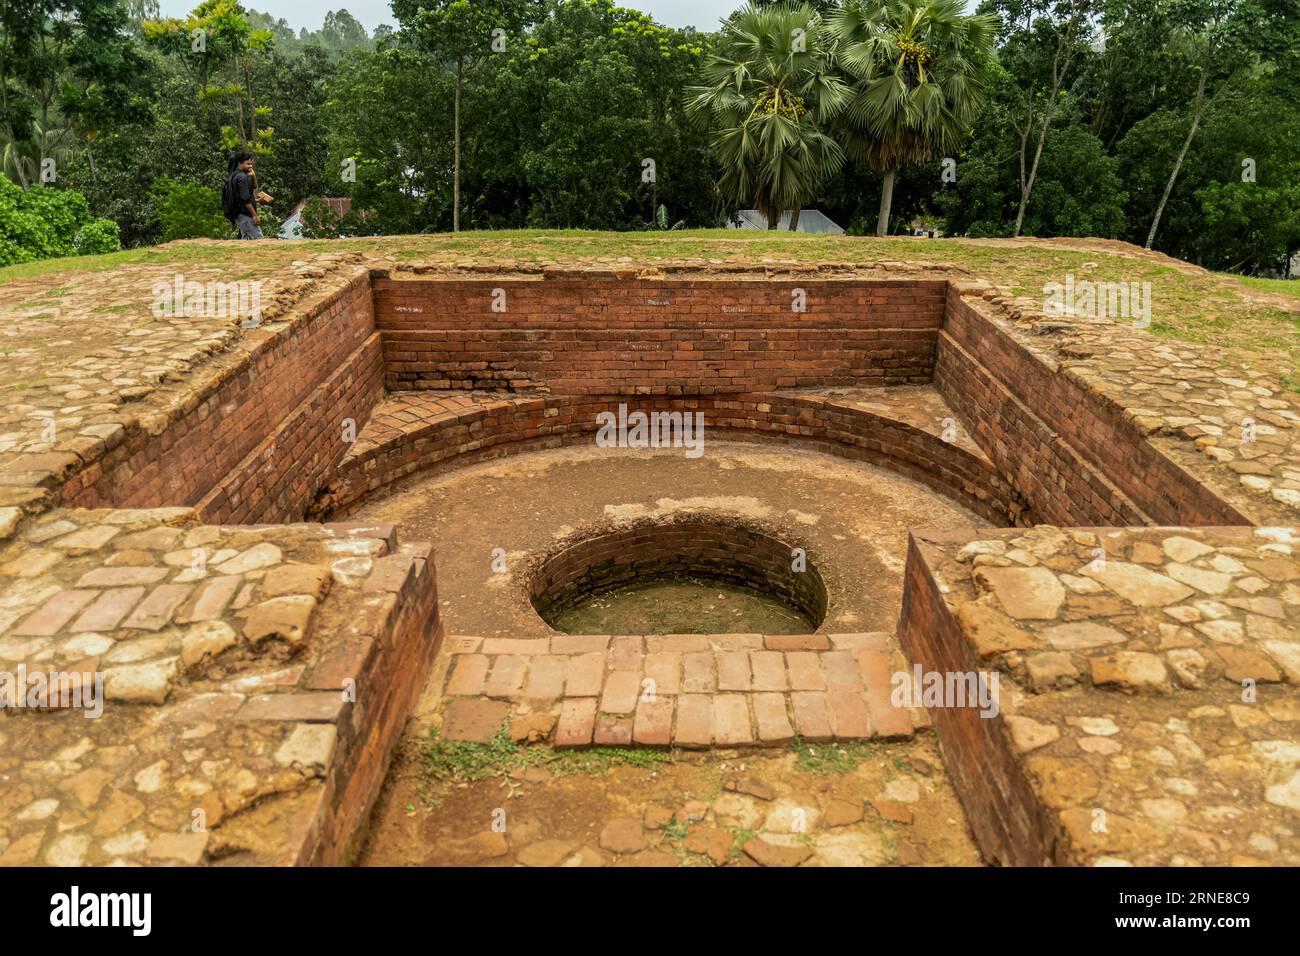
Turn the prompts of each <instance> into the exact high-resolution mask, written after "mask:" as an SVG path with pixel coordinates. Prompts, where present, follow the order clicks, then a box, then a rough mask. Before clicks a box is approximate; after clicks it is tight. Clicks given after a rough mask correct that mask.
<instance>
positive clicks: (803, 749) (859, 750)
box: [794, 737, 879, 774]
mask: <svg viewBox="0 0 1300 956" xmlns="http://www.w3.org/2000/svg"><path fill="white" fill-rule="evenodd" d="M794 752H795V759H796V761H797V762H798V764H799V769H800V770H806V771H808V772H809V773H818V774H835V773H849V772H850V771H852V770H854V769H856V768H857V766H858V764H860V763H862V761H864V760H867V759H870V758H871V757H875V756H877V755H878V753H879V748H878V747H877V746H876V745H875V744H873V743H871V742H870V741H857V740H852V741H847V742H844V743H832V744H810V743H808V742H807V741H806V740H804V739H803V738H802V737H795V739H794Z"/></svg>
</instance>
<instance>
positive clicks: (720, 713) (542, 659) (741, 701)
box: [60, 607, 915, 748]
mask: <svg viewBox="0 0 1300 956" xmlns="http://www.w3.org/2000/svg"><path fill="white" fill-rule="evenodd" d="M60 610H62V609H60ZM90 610H93V611H94V612H95V613H99V612H100V609H98V608H92V609H90ZM90 610H87V611H85V612H83V613H90ZM102 610H103V612H104V613H108V612H109V608H107V607H104V608H103V609H102ZM448 648H449V653H450V654H451V656H452V662H451V667H450V668H449V675H448V678H447V683H446V687H445V693H446V695H447V696H449V697H452V698H455V699H457V700H460V699H464V698H471V699H473V698H478V699H479V700H480V701H482V703H484V704H487V703H489V701H488V700H486V699H485V698H492V699H493V700H492V701H491V702H492V703H498V704H499V702H502V701H504V702H507V703H508V705H509V707H510V710H511V712H512V713H515V714H520V715H527V714H536V713H549V714H550V715H551V716H553V717H554V718H555V720H556V723H555V730H554V734H553V737H552V743H553V744H554V745H555V746H557V747H587V746H591V745H593V744H594V745H596V746H611V747H612V746H619V747H625V746H645V747H669V746H676V747H687V748H701V747H749V746H784V745H788V744H789V743H791V742H792V741H793V740H794V738H795V736H796V734H797V735H798V736H801V737H803V738H804V739H806V740H808V741H810V742H820V741H829V740H865V739H870V738H873V737H889V738H896V737H909V736H911V735H912V734H913V733H914V732H915V728H914V727H913V725H912V719H911V716H910V714H909V712H908V711H907V710H906V709H904V708H897V707H894V706H893V705H892V703H891V701H890V696H891V690H892V688H891V684H890V678H891V676H892V674H893V672H894V671H895V670H897V669H898V668H899V667H901V666H902V664H901V663H899V662H901V661H902V658H901V657H900V656H897V654H898V652H897V651H896V650H894V649H893V647H892V646H891V638H890V636H889V635H886V634H830V635H822V634H798V635H780V636H772V637H761V636H759V635H755V634H719V635H696V634H665V635H654V636H651V637H646V638H641V637H627V636H619V637H613V638H610V637H601V636H588V635H562V636H558V635H557V636H556V637H553V638H549V639H545V638H543V639H513V638H491V639H486V640H484V639H481V638H477V637H449V638H448ZM460 706H461V707H462V708H464V707H466V706H469V701H466V703H465V704H462V705H460ZM460 713H461V717H462V723H463V718H464V714H465V713H468V712H467V711H464V710H462V711H461V712H460ZM484 713H485V714H486V713H488V712H487V711H484ZM490 713H491V714H493V715H495V714H499V713H504V712H503V711H501V710H499V709H494V710H492V711H491V712H490ZM480 723H481V722H480ZM452 732H453V733H455V732H457V731H456V729H455V728H452ZM474 732H475V733H476V734H478V735H481V734H482V732H483V731H482V728H481V726H477V725H476V726H475V727H474ZM453 739H456V738H454V737H453Z"/></svg>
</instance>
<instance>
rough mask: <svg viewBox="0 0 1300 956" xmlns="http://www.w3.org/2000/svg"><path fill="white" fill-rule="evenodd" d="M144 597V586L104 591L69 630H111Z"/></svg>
mask: <svg viewBox="0 0 1300 956" xmlns="http://www.w3.org/2000/svg"><path fill="white" fill-rule="evenodd" d="M142 597H144V588H114V589H113V590H111V591H104V592H103V593H102V594H100V596H99V597H98V598H96V599H95V601H94V603H93V604H91V605H90V607H88V608H86V610H84V611H83V612H82V613H81V617H79V618H77V620H76V621H75V622H73V625H72V627H71V628H69V630H71V631H74V632H76V631H111V630H113V628H115V627H117V625H118V624H119V623H120V622H121V620H122V618H124V617H126V615H127V614H128V613H129V612H130V610H131V608H133V607H135V605H136V603H137V602H138V601H139V600H140V599H141V598H142Z"/></svg>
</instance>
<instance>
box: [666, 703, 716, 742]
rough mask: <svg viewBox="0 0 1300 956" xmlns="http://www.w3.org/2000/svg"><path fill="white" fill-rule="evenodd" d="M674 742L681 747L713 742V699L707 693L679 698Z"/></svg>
mask: <svg viewBox="0 0 1300 956" xmlns="http://www.w3.org/2000/svg"><path fill="white" fill-rule="evenodd" d="M673 743H675V744H676V745H677V746H679V747H707V746H709V745H710V744H711V743H713V700H712V698H710V697H709V696H708V695H707V694H683V695H681V696H680V697H678V698H677V721H676V725H675V726H674V728H673Z"/></svg>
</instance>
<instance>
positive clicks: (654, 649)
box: [645, 634, 710, 654]
mask: <svg viewBox="0 0 1300 956" xmlns="http://www.w3.org/2000/svg"><path fill="white" fill-rule="evenodd" d="M645 642H646V650H647V651H649V652H650V653H651V654H691V653H698V652H699V651H707V650H709V649H710V648H709V639H708V637H707V636H706V635H704V634H654V635H651V636H650V637H647V638H646V639H645Z"/></svg>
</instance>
